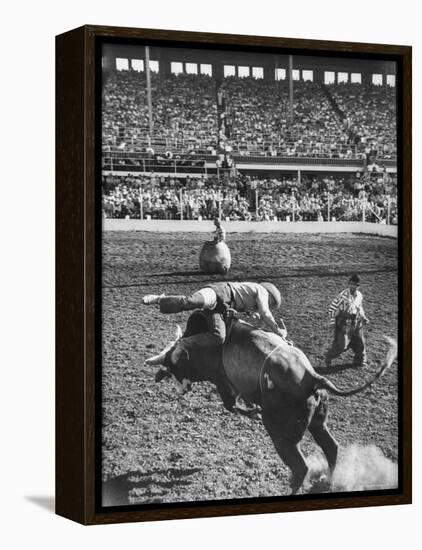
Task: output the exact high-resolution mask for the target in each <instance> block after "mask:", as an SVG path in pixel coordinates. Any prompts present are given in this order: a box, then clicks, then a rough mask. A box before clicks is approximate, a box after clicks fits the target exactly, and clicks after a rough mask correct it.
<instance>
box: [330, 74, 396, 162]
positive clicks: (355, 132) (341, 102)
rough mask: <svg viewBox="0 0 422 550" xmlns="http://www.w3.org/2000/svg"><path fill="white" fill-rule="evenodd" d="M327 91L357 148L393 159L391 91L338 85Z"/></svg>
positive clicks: (392, 100)
mask: <svg viewBox="0 0 422 550" xmlns="http://www.w3.org/2000/svg"><path fill="white" fill-rule="evenodd" d="M329 91H330V94H331V95H332V97H333V98H334V100H335V101H336V104H337V106H338V108H339V110H340V112H341V113H342V114H343V116H344V119H343V120H344V124H345V127H346V128H347V130H348V132H349V135H350V138H351V139H354V141H355V143H356V145H357V147H358V149H359V150H360V151H364V150H366V151H369V150H370V149H372V150H373V151H374V152H376V153H377V155H378V156H379V157H381V158H384V159H388V158H393V157H394V156H395V154H396V132H397V128H396V91H395V88H392V87H390V86H388V87H382V88H380V87H379V86H371V85H364V84H351V83H342V84H334V85H331V86H330V88H329Z"/></svg>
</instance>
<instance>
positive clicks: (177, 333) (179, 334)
mask: <svg viewBox="0 0 422 550" xmlns="http://www.w3.org/2000/svg"><path fill="white" fill-rule="evenodd" d="M182 336H183V332H182V329H181V328H180V325H177V328H176V340H179V339H180V338H181V337H182Z"/></svg>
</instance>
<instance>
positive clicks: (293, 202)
mask: <svg viewBox="0 0 422 550" xmlns="http://www.w3.org/2000/svg"><path fill="white" fill-rule="evenodd" d="M294 221H295V195H294V193H293V191H292V222H294Z"/></svg>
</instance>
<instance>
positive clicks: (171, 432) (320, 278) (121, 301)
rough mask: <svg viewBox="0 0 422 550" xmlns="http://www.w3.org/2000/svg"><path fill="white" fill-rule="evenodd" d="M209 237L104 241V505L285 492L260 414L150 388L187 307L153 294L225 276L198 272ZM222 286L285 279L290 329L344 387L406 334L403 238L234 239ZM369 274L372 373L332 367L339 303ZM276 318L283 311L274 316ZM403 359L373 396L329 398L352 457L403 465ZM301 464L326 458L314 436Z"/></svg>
mask: <svg viewBox="0 0 422 550" xmlns="http://www.w3.org/2000/svg"><path fill="white" fill-rule="evenodd" d="M203 241H204V235H203V234H202V235H201V234H192V233H190V234H186V233H179V234H176V233H171V234H163V233H160V234H154V233H144V232H106V233H104V238H103V365H102V410H103V419H102V424H103V429H102V440H103V445H102V448H103V457H102V458H103V460H102V474H103V505H104V506H115V505H125V504H150V503H162V502H165V503H168V502H180V501H198V500H202V501H206V500H220V499H224V500H227V499H234V498H236V499H239V498H251V497H266V496H279V495H286V494H289V472H288V470H287V468H286V467H285V466H284V464H283V463H282V462H281V460H280V459H279V458H278V455H277V454H276V452H275V450H274V448H273V446H272V443H271V440H270V439H269V437H268V435H267V434H266V432H265V429H264V427H263V426H262V423H261V422H260V421H259V420H253V419H249V418H246V417H243V416H239V415H235V414H232V413H229V412H228V411H226V410H225V409H224V408H223V406H222V403H221V400H220V398H219V396H218V394H217V393H216V391H215V390H214V388H213V386H212V385H211V384H208V383H203V384H197V385H194V386H193V389H192V391H191V392H190V393H186V394H183V395H181V394H180V392H179V390H178V388H177V387H176V385H175V384H174V382H173V381H163V382H161V383H160V384H156V383H155V382H154V375H155V372H156V370H157V367H147V366H145V364H144V361H145V359H146V358H147V357H149V356H151V355H154V354H155V353H157V352H158V351H160V350H161V349H162V348H163V347H165V345H166V344H167V343H168V342H169V341H170V340H171V339H172V337H173V335H174V332H175V328H176V324H177V323H179V324H180V325H181V326H182V328H183V327H184V324H185V322H186V319H187V317H188V314H187V313H181V314H177V315H163V314H160V312H159V311H158V309H156V308H155V307H146V306H143V305H142V303H141V298H142V296H143V295H144V294H147V293H155V292H157V293H161V292H163V291H165V292H166V293H168V294H170V293H175V294H187V293H190V292H192V291H194V290H196V289H199V288H201V287H202V286H205V285H206V284H207V283H209V282H211V281H216V280H222V279H223V277H220V276H209V275H206V274H203V273H201V272H200V271H199V266H198V256H199V250H200V247H201V245H202V243H203ZM228 245H229V247H230V249H231V253H232V269H231V270H230V272H229V274H228V275H227V277H226V280H243V281H263V280H268V281H271V282H273V283H274V284H275V285H277V286H278V287H279V288H280V290H281V292H282V295H283V297H284V303H283V306H282V315H283V319H284V321H285V323H286V325H287V328H288V330H289V335H290V337H291V338H292V339H293V341H294V342H295V344H296V345H297V346H298V347H299V348H301V349H302V350H303V351H304V352H305V353H306V354H307V355H308V357H309V359H310V360H311V363H312V364H313V365H314V367H315V368H316V369H317V370H318V371H319V372H321V373H324V374H327V376H328V377H329V379H330V380H332V381H333V382H334V383H335V384H337V385H338V386H341V387H349V386H353V385H356V384H358V383H360V382H361V381H362V380H363V379H366V378H367V377H369V376H370V375H371V373H373V372H374V371H375V370H376V368H377V365H376V363H377V362H378V361H380V360H381V359H382V358H383V357H384V355H385V351H386V343H385V341H384V340H383V338H382V336H383V334H387V335H390V336H393V337H395V336H396V335H397V314H398V303H397V241H396V240H395V239H388V238H381V237H373V236H365V235H343V234H337V235H295V234H288V235H282V234H253V233H251V234H231V235H229V237H228ZM350 272H358V273H359V274H360V275H361V280H362V285H361V290H362V293H363V295H364V304H365V309H366V313H367V316H368V317H369V319H370V321H371V322H370V324H369V325H368V327H367V329H366V340H367V351H368V359H369V363H370V364H369V366H368V368H367V369H356V368H353V367H352V364H351V363H352V355H351V354H350V353H349V354H344V355H343V356H342V357H341V358H340V359H339V360H337V362H334V363H333V366H332V367H331V368H330V369H329V370H327V369H325V367H324V360H323V358H324V352H325V350H326V349H327V346H328V345H329V343H330V341H331V335H332V329H331V328H330V327H329V325H328V314H327V308H328V305H329V302H330V301H331V300H332V299H333V298H334V297H335V296H336V294H337V293H338V292H340V291H341V290H342V289H343V288H345V287H346V285H347V276H348V274H349V273H350ZM276 317H277V315H276ZM397 420H398V418H397V364H396V363H395V364H394V365H393V366H392V368H391V369H390V370H389V371H388V372H387V373H386V375H385V376H384V377H383V378H382V379H381V380H380V381H379V382H378V383H377V384H375V385H374V386H372V387H371V388H370V389H369V390H367V391H366V392H365V393H363V394H359V395H357V396H353V397H349V398H341V397H336V396H331V397H330V417H329V426H330V429H331V431H332V433H333V435H334V437H335V438H336V439H337V441H338V442H339V443H340V445H341V451H340V455H341V453H342V452H343V449H345V448H347V447H348V446H350V445H351V444H356V443H358V444H361V445H376V447H377V448H379V449H380V450H381V452H382V453H383V455H384V456H385V457H387V458H388V459H390V461H394V462H395V461H397V452H398V423H397ZM302 449H303V452H304V454H305V456H307V457H310V455H314V454H315V453H318V452H319V451H318V448H317V446H316V445H315V443H314V441H313V439H312V438H311V436H309V435H306V436H305V438H304V440H303V443H302Z"/></svg>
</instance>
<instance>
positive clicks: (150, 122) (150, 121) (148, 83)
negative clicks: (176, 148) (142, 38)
mask: <svg viewBox="0 0 422 550" xmlns="http://www.w3.org/2000/svg"><path fill="white" fill-rule="evenodd" d="M145 75H146V78H147V101H148V121H149V143H150V144H151V139H150V138H151V136H152V132H153V121H152V97H151V72H150V68H149V46H145Z"/></svg>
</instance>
